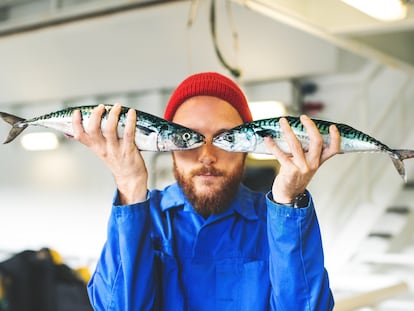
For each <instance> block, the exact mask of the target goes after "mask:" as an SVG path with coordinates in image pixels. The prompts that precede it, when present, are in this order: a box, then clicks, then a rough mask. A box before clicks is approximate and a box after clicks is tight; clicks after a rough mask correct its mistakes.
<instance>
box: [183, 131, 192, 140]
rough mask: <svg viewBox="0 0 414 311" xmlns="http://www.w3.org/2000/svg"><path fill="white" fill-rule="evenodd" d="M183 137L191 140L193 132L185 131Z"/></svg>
mask: <svg viewBox="0 0 414 311" xmlns="http://www.w3.org/2000/svg"><path fill="white" fill-rule="evenodd" d="M182 137H183V139H184V140H189V139H190V138H191V134H190V133H188V132H185V133H183V136H182Z"/></svg>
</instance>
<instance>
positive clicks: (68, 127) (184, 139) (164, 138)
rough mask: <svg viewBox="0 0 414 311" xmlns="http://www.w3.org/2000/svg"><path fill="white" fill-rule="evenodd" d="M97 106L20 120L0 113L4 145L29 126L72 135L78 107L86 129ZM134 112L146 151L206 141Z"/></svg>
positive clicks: (123, 120) (120, 132) (137, 141)
mask: <svg viewBox="0 0 414 311" xmlns="http://www.w3.org/2000/svg"><path fill="white" fill-rule="evenodd" d="M96 107H97V106H96V105H95V106H79V107H69V108H66V109H63V110H59V111H55V112H52V113H48V114H45V115H42V116H39V117H35V118H32V119H28V120H26V119H23V118H20V117H17V116H14V115H12V114H9V113H5V112H0V118H2V119H3V120H4V121H6V122H7V123H9V124H10V125H11V126H12V128H11V130H10V132H9V135H8V137H7V139H6V140H5V141H4V144H7V143H9V142H11V141H13V140H14V139H15V138H16V137H17V136H19V134H20V133H21V132H23V131H24V130H25V129H26V128H27V127H28V126H30V125H34V126H41V127H45V128H50V129H54V130H57V131H60V132H62V133H64V134H65V135H66V136H68V137H73V126H72V115H73V112H74V111H75V110H79V111H80V112H81V116H82V125H83V126H84V128H87V126H88V123H89V120H90V116H91V113H92V110H93V109H94V108H96ZM112 107H113V106H112V105H106V106H105V112H104V114H103V116H102V122H101V128H103V127H104V126H105V123H106V121H107V118H108V113H109V111H110V110H111V109H112ZM129 109H130V108H128V107H121V113H120V116H119V122H118V129H117V131H118V137H122V136H123V132H124V128H125V124H126V118H127V112H128V110H129ZM136 112H137V122H136V131H135V144H136V145H137V147H138V149H140V150H145V151H177V150H187V149H194V148H198V147H200V146H202V145H203V144H205V137H204V135H202V134H200V133H198V132H196V131H193V130H191V129H189V128H187V127H184V126H181V125H179V124H176V123H173V122H169V121H166V120H164V119H162V118H159V117H156V116H154V115H151V114H149V113H145V112H142V111H138V110H136Z"/></svg>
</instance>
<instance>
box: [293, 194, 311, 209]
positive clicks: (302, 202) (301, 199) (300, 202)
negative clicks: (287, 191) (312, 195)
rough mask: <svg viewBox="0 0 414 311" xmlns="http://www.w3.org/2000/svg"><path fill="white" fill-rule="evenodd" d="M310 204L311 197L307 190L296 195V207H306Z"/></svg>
mask: <svg viewBox="0 0 414 311" xmlns="http://www.w3.org/2000/svg"><path fill="white" fill-rule="evenodd" d="M308 204H309V197H308V194H307V193H306V192H304V193H301V194H298V195H297V196H296V197H295V202H294V205H293V206H294V207H295V208H304V207H306V206H308Z"/></svg>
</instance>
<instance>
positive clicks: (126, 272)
mask: <svg viewBox="0 0 414 311" xmlns="http://www.w3.org/2000/svg"><path fill="white" fill-rule="evenodd" d="M88 292H89V296H90V300H91V303H92V305H93V307H94V309H95V310H122V311H126V310H139V311H143V310H157V311H158V310H160V311H164V310H171V311H181V310H183V311H184V310H196V311H204V310H205V311H212V310H217V311H227V310H232V311H233V310H234V311H241V310H246V311H252V310H254V311H256V310H257V311H262V310H278V311H282V310H283V311H292V310H318V311H319V310H322V311H325V310H332V309H333V304H334V303H333V297H332V293H331V290H330V288H329V281H328V275H327V272H326V270H325V268H324V259H323V250H322V242H321V236H320V230H319V225H318V222H317V218H316V215H315V210H314V207H313V203H312V200H310V203H309V206H308V207H306V208H303V209H294V208H290V207H286V206H283V205H278V204H276V203H274V202H272V201H271V200H270V198H269V195H268V196H265V195H264V194H261V193H255V192H252V191H250V190H249V189H247V188H246V187H244V186H241V187H240V189H239V191H238V194H237V196H236V198H235V200H234V201H233V202H232V204H231V205H230V207H229V208H228V210H226V211H225V212H223V213H222V214H219V215H212V216H210V217H209V218H208V219H204V218H202V217H201V216H200V215H198V214H197V213H196V212H195V211H194V209H193V207H192V206H191V204H190V203H189V202H188V201H187V200H186V198H185V197H184V195H183V193H182V191H181V189H180V187H179V186H178V185H177V184H174V185H172V186H169V187H167V188H166V189H165V190H163V191H159V190H152V191H151V192H149V195H148V199H147V201H145V202H143V203H138V204H133V205H128V206H119V205H117V196H115V201H114V206H113V209H112V213H111V217H110V220H109V225H108V238H107V242H106V243H105V246H104V249H103V252H102V255H101V258H100V260H99V262H98V265H97V268H96V271H95V272H94V274H93V276H92V278H91V281H90V283H89V285H88Z"/></svg>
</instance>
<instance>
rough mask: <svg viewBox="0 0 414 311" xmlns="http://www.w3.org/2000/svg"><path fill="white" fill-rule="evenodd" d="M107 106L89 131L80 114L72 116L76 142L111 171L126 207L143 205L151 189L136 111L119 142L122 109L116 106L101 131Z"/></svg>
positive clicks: (93, 119)
mask: <svg viewBox="0 0 414 311" xmlns="http://www.w3.org/2000/svg"><path fill="white" fill-rule="evenodd" d="M104 112H105V106H104V105H99V106H98V107H97V108H95V109H94V110H93V111H92V113H91V116H90V121H89V124H88V126H87V128H84V127H83V125H82V117H81V114H80V111H79V110H77V111H75V112H74V113H73V116H72V124H73V133H74V138H75V139H76V140H78V141H79V142H81V143H82V144H84V145H85V146H87V147H88V148H90V149H91V150H92V151H93V152H94V153H95V154H96V155H97V156H98V157H99V158H100V159H101V160H102V161H103V162H104V163H105V164H106V166H107V167H108V168H109V169H110V171H111V172H112V175H113V177H114V179H115V183H116V185H117V187H118V191H119V199H120V203H121V204H123V205H127V204H133V203H138V202H142V201H144V200H145V199H146V195H147V189H148V185H147V184H148V172H147V168H146V166H145V162H144V160H143V158H142V156H141V153H140V151H139V150H138V148H137V146H136V145H135V128H136V118H137V116H136V110H135V109H130V110H129V111H128V115H127V119H126V125H125V129H124V134H123V137H121V138H118V131H117V128H118V120H119V114H120V112H121V105H119V104H115V105H114V106H113V108H112V109H111V111H110V112H109V115H108V119H107V122H106V123H105V125H104V128H102V129H101V121H102V115H103V113H104Z"/></svg>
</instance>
